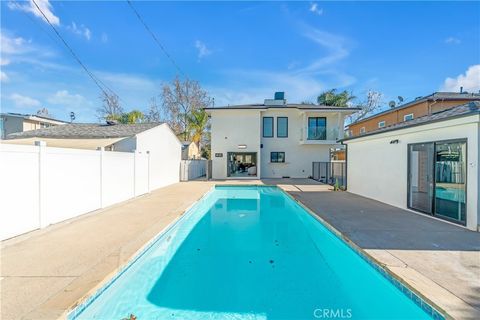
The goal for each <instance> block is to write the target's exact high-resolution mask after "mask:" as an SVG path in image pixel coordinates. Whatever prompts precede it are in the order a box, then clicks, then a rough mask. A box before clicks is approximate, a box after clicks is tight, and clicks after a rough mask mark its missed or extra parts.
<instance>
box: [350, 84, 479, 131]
mask: <svg viewBox="0 0 480 320" xmlns="http://www.w3.org/2000/svg"><path fill="white" fill-rule="evenodd" d="M433 100H442V101H448V100H472V101H480V93H468V92H462V93H460V92H434V93H432V94H429V95H426V96H424V97H418V98H416V99H415V100H412V101H410V102H407V103H404V104H402V105H399V106H397V107H395V108H390V109H387V110H384V111H381V112H379V113H376V114H372V115H371V116H369V117H366V118H362V119H359V120H357V121H355V122H352V123H350V124H349V126H350V125H352V124H356V123H360V122H364V121H367V120H369V119H372V118H375V117H378V116H380V115H382V114H387V113H390V112H393V111H396V110H401V109H404V108H407V107H410V106H411V105H415V104H417V103H420V102H424V101H433Z"/></svg>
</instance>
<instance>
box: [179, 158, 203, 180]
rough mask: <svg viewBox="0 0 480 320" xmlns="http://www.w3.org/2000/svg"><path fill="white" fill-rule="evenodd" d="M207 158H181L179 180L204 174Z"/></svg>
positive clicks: (190, 178)
mask: <svg viewBox="0 0 480 320" xmlns="http://www.w3.org/2000/svg"><path fill="white" fill-rule="evenodd" d="M206 172H207V160H182V161H181V162H180V181H189V180H193V179H197V178H200V177H203V176H205V174H206Z"/></svg>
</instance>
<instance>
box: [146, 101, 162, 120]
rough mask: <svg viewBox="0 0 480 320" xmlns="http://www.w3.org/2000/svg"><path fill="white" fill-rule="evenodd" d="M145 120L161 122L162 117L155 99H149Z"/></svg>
mask: <svg viewBox="0 0 480 320" xmlns="http://www.w3.org/2000/svg"><path fill="white" fill-rule="evenodd" d="M145 120H146V121H148V122H161V121H162V115H161V112H160V108H159V106H158V104H157V98H155V97H152V98H151V99H150V103H149V107H148V113H147V114H146V115H145Z"/></svg>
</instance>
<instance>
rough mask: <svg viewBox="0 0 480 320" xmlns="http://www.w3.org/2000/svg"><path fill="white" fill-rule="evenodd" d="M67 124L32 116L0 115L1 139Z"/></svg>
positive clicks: (18, 114) (17, 114)
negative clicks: (19, 133)
mask: <svg viewBox="0 0 480 320" xmlns="http://www.w3.org/2000/svg"><path fill="white" fill-rule="evenodd" d="M66 123H68V122H66V121H62V120H56V119H51V118H47V117H42V116H38V115H33V114H20V113H0V133H1V139H5V137H6V136H7V135H9V134H11V133H15V132H23V131H29V130H36V129H41V128H48V127H51V126H56V125H62V124H66Z"/></svg>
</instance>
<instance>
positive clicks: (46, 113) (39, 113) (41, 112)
mask: <svg viewBox="0 0 480 320" xmlns="http://www.w3.org/2000/svg"><path fill="white" fill-rule="evenodd" d="M37 116H41V117H45V118H53V115H52V114H51V113H50V112H49V111H48V109H47V108H42V109H40V110H38V111H37Z"/></svg>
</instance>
